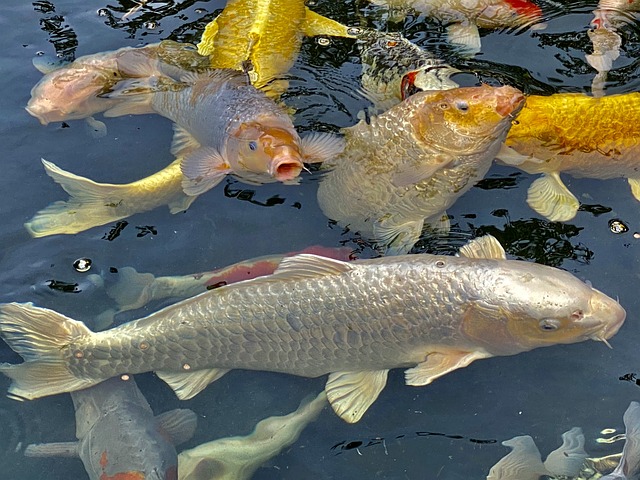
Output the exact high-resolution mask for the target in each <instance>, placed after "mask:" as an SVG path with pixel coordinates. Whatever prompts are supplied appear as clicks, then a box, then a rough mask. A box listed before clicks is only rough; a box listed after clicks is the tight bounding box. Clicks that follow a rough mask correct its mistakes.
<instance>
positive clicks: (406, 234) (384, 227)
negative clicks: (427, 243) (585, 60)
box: [373, 220, 424, 255]
mask: <svg viewBox="0 0 640 480" xmlns="http://www.w3.org/2000/svg"><path fill="white" fill-rule="evenodd" d="M423 225H424V222H423V220H418V221H414V222H405V223H402V224H399V225H398V224H393V223H391V222H388V221H382V222H377V223H375V224H374V225H373V236H374V239H375V241H376V243H378V244H380V245H384V246H386V248H387V251H386V254H387V255H403V254H405V253H407V252H409V250H411V248H412V247H413V245H414V244H415V243H416V242H417V241H418V239H419V238H420V234H421V233H422V227H423Z"/></svg>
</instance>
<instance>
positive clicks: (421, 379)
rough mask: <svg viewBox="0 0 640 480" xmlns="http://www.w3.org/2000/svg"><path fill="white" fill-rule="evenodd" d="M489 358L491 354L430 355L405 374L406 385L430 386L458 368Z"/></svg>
mask: <svg viewBox="0 0 640 480" xmlns="http://www.w3.org/2000/svg"><path fill="white" fill-rule="evenodd" d="M489 356H490V355H489V354H487V353H481V352H455V351H452V352H447V353H440V352H434V353H429V355H428V356H427V359H426V360H425V361H424V362H422V363H419V364H418V365H416V366H415V367H413V368H410V369H408V370H406V371H405V372H404V379H405V383H406V384H407V385H413V386H421V385H428V384H430V383H431V382H433V381H434V380H435V379H436V378H439V377H442V376H443V375H446V374H447V373H449V372H452V371H453V370H457V369H458V368H464V367H466V366H467V365H469V364H470V363H471V362H473V361H474V360H479V359H481V358H487V357H489Z"/></svg>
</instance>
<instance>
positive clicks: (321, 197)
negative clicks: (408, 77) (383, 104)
mask: <svg viewBox="0 0 640 480" xmlns="http://www.w3.org/2000/svg"><path fill="white" fill-rule="evenodd" d="M523 102H524V96H523V95H522V93H521V92H520V91H519V90H517V89H515V88H512V87H508V86H504V87H499V88H495V87H490V86H488V85H483V86H481V87H469V88H456V89H451V90H443V91H429V92H419V93H416V94H415V95H412V96H410V97H409V98H407V99H406V100H404V101H403V102H402V103H400V104H398V105H396V106H394V107H392V108H390V109H389V110H387V111H386V112H385V113H383V114H381V115H379V116H377V117H372V118H371V120H370V122H369V123H367V122H366V121H364V120H363V121H361V122H360V123H359V124H358V125H356V126H354V127H350V128H347V129H345V130H344V133H345V141H346V146H345V150H344V152H343V153H342V154H341V155H340V156H338V157H337V158H335V159H334V160H331V161H329V162H326V163H325V165H327V166H328V167H330V168H332V170H331V171H330V172H329V173H328V174H326V175H325V176H324V177H323V178H322V181H321V182H320V185H319V187H318V203H319V205H320V208H321V209H322V211H323V212H324V214H325V215H326V216H327V217H329V218H331V219H333V220H335V221H337V222H338V223H339V224H340V225H342V226H344V227H347V226H348V227H349V228H350V230H352V231H354V232H360V234H361V235H362V236H363V237H364V238H366V239H369V240H372V241H374V242H375V243H376V244H378V245H379V246H382V247H385V248H387V253H393V254H402V253H406V252H408V251H409V250H410V249H411V247H412V246H413V244H414V243H415V242H416V241H417V240H418V238H419V237H420V234H421V232H422V228H423V226H424V224H425V223H426V224H427V225H430V226H432V227H433V228H436V229H447V228H448V225H446V224H444V225H443V222H442V220H441V219H442V217H443V215H444V214H445V210H446V209H447V208H449V207H450V206H451V205H453V203H454V202H455V201H456V199H457V198H458V197H460V196H461V195H462V194H464V193H465V192H466V191H467V190H469V189H470V188H471V187H472V186H473V185H474V184H475V183H476V182H477V181H478V180H481V179H482V178H483V177H484V175H485V174H486V173H487V171H488V170H489V167H490V166H491V164H492V162H493V159H494V157H495V154H496V153H497V152H498V151H499V149H500V146H501V144H502V142H503V141H504V138H505V137H506V135H507V131H508V130H509V128H510V127H511V122H512V120H513V118H514V117H515V115H517V114H518V111H519V110H520V108H521V107H522V104H523Z"/></svg>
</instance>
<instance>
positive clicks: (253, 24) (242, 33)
mask: <svg viewBox="0 0 640 480" xmlns="http://www.w3.org/2000/svg"><path fill="white" fill-rule="evenodd" d="M357 31H358V29H350V28H349V27H347V26H345V25H342V24H340V23H338V22H336V21H334V20H331V19H329V18H326V17H323V16H322V15H319V14H317V13H314V12H312V11H311V10H309V9H308V8H307V7H306V6H305V4H304V0H270V1H268V2H264V1H260V0H230V1H229V2H227V4H226V6H225V8H224V10H223V11H222V13H221V14H220V15H219V16H218V17H216V18H215V19H214V20H213V21H211V22H210V23H209V24H208V25H207V26H206V28H205V30H204V33H203V34H202V38H201V40H200V43H199V44H198V52H200V54H201V55H207V56H209V58H210V62H211V66H212V67H213V68H232V69H234V70H241V71H247V72H248V73H249V76H250V78H251V83H252V84H253V85H254V86H255V87H257V88H259V89H261V90H263V91H265V92H267V93H268V94H269V95H270V96H272V97H277V96H279V95H280V94H281V93H282V92H284V91H285V90H286V88H287V81H286V80H285V79H283V78H282V76H283V75H284V74H286V73H287V72H288V71H289V69H290V68H291V66H292V65H293V64H294V62H295V60H296V58H297V57H298V53H299V51H300V46H301V45H302V39H303V38H304V36H305V35H306V36H315V35H331V36H341V37H349V38H353V33H355V32H357Z"/></svg>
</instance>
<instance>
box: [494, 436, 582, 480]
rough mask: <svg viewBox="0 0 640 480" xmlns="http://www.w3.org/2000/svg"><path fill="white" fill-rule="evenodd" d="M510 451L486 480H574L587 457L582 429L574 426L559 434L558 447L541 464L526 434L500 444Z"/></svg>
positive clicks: (532, 442) (535, 448) (531, 441)
mask: <svg viewBox="0 0 640 480" xmlns="http://www.w3.org/2000/svg"><path fill="white" fill-rule="evenodd" d="M502 445H504V446H505V447H510V448H511V449H512V451H511V453H509V454H508V455H506V456H505V457H503V458H502V459H500V461H499V462H498V463H496V464H495V465H494V466H493V467H491V470H490V471H489V475H488V476H487V480H538V479H539V478H540V477H542V476H543V475H545V476H562V477H564V478H566V477H570V478H573V477H576V476H577V475H578V474H579V473H580V470H581V468H582V466H583V464H584V461H585V459H586V458H587V452H586V451H585V449H584V435H583V433H582V429H581V428H579V427H574V428H572V429H571V430H569V431H567V432H565V433H563V434H562V445H561V446H560V447H559V448H557V449H556V450H554V451H553V452H551V453H550V454H549V455H548V456H547V459H546V460H545V461H544V463H543V462H542V458H541V457H540V452H539V451H538V447H537V446H536V444H535V442H534V441H533V438H531V437H530V436H529V435H523V436H520V437H514V438H512V439H510V440H505V441H504V442H502Z"/></svg>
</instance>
